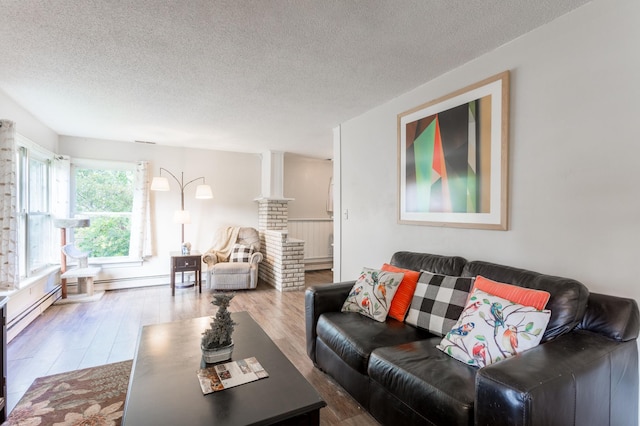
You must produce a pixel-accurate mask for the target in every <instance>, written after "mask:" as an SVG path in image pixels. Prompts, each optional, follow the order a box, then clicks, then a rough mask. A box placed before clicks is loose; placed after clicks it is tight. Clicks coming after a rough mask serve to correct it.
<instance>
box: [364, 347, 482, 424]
mask: <svg viewBox="0 0 640 426" xmlns="http://www.w3.org/2000/svg"><path fill="white" fill-rule="evenodd" d="M439 341H440V339H439V338H430V339H427V340H421V341H416V342H411V343H406V344H403V345H397V346H393V347H384V348H378V349H376V350H374V351H373V353H372V354H371V359H370V361H369V369H368V372H369V377H370V378H371V380H372V381H373V382H375V383H377V384H379V385H380V386H381V387H383V388H385V389H386V390H387V392H388V393H389V394H390V395H392V396H394V397H395V398H397V399H398V400H400V401H403V402H404V403H405V404H406V405H407V406H409V407H411V409H413V410H415V411H416V412H418V414H420V415H421V416H423V417H424V418H426V419H428V420H429V421H430V422H432V424H439V425H470V424H473V406H474V399H475V377H476V372H477V369H475V368H472V367H469V366H467V365H464V364H462V363H460V362H458V361H456V360H455V359H453V358H451V357H449V356H447V355H445V354H444V353H442V352H440V351H439V350H438V349H436V347H435V346H436V344H437V343H438V342H439ZM372 405H375V404H372ZM371 410H372V411H374V410H375V407H373V406H372V407H371Z"/></svg>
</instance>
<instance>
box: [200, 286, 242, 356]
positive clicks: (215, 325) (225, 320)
mask: <svg viewBox="0 0 640 426" xmlns="http://www.w3.org/2000/svg"><path fill="white" fill-rule="evenodd" d="M233 296H235V294H234V293H224V294H216V295H215V296H213V300H212V301H211V303H212V304H213V305H215V306H217V307H218V312H216V316H215V317H211V320H212V321H211V323H210V324H209V328H208V329H206V330H205V331H204V333H202V347H203V348H204V349H215V348H221V347H223V346H228V345H230V344H231V335H232V334H233V328H234V326H235V325H236V323H235V322H234V321H233V320H232V319H231V313H229V311H228V310H227V308H228V307H229V304H230V303H231V299H233Z"/></svg>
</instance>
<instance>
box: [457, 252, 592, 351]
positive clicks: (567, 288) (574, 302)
mask: <svg viewBox="0 0 640 426" xmlns="http://www.w3.org/2000/svg"><path fill="white" fill-rule="evenodd" d="M478 275H482V276H483V277H487V278H489V279H492V280H495V281H500V282H503V283H510V284H513V285H517V286H521V287H528V288H533V289H536V290H543V291H547V292H549V294H551V296H550V297H549V302H548V303H547V306H546V308H547V309H548V310H550V311H551V318H550V319H549V324H548V325H547V330H546V331H545V332H544V336H543V337H542V341H541V342H542V343H544V342H546V341H548V340H551V339H555V338H556V337H558V336H561V335H563V334H565V333H568V332H569V331H571V330H573V329H574V328H575V326H576V325H578V323H579V322H580V320H581V319H582V317H583V316H584V313H585V310H586V308H587V300H588V298H589V291H588V290H587V288H586V287H585V286H584V285H583V284H582V283H580V282H578V281H576V280H572V279H570V278H563V277H556V276H552V275H544V274H540V273H538V272H533V271H527V270H526V269H519V268H513V267H511V266H503V265H497V264H494V263H489V262H482V261H473V262H468V263H467V264H466V265H465V266H464V270H463V271H462V276H465V277H475V276H478Z"/></svg>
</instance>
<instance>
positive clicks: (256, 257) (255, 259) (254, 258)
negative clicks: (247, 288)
mask: <svg viewBox="0 0 640 426" xmlns="http://www.w3.org/2000/svg"><path fill="white" fill-rule="evenodd" d="M262 259H263V255H262V253H260V252H259V251H255V252H253V254H251V259H249V262H251V263H252V264H254V265H257V264H258V263H260V262H262Z"/></svg>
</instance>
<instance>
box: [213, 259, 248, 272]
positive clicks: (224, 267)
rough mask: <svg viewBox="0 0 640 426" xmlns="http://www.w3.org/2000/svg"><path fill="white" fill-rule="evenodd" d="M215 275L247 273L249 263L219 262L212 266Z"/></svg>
mask: <svg viewBox="0 0 640 426" xmlns="http://www.w3.org/2000/svg"><path fill="white" fill-rule="evenodd" d="M214 268H215V271H216V272H215V273H216V275H219V274H248V273H249V271H250V270H251V263H246V262H221V263H216V265H215V266H214Z"/></svg>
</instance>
